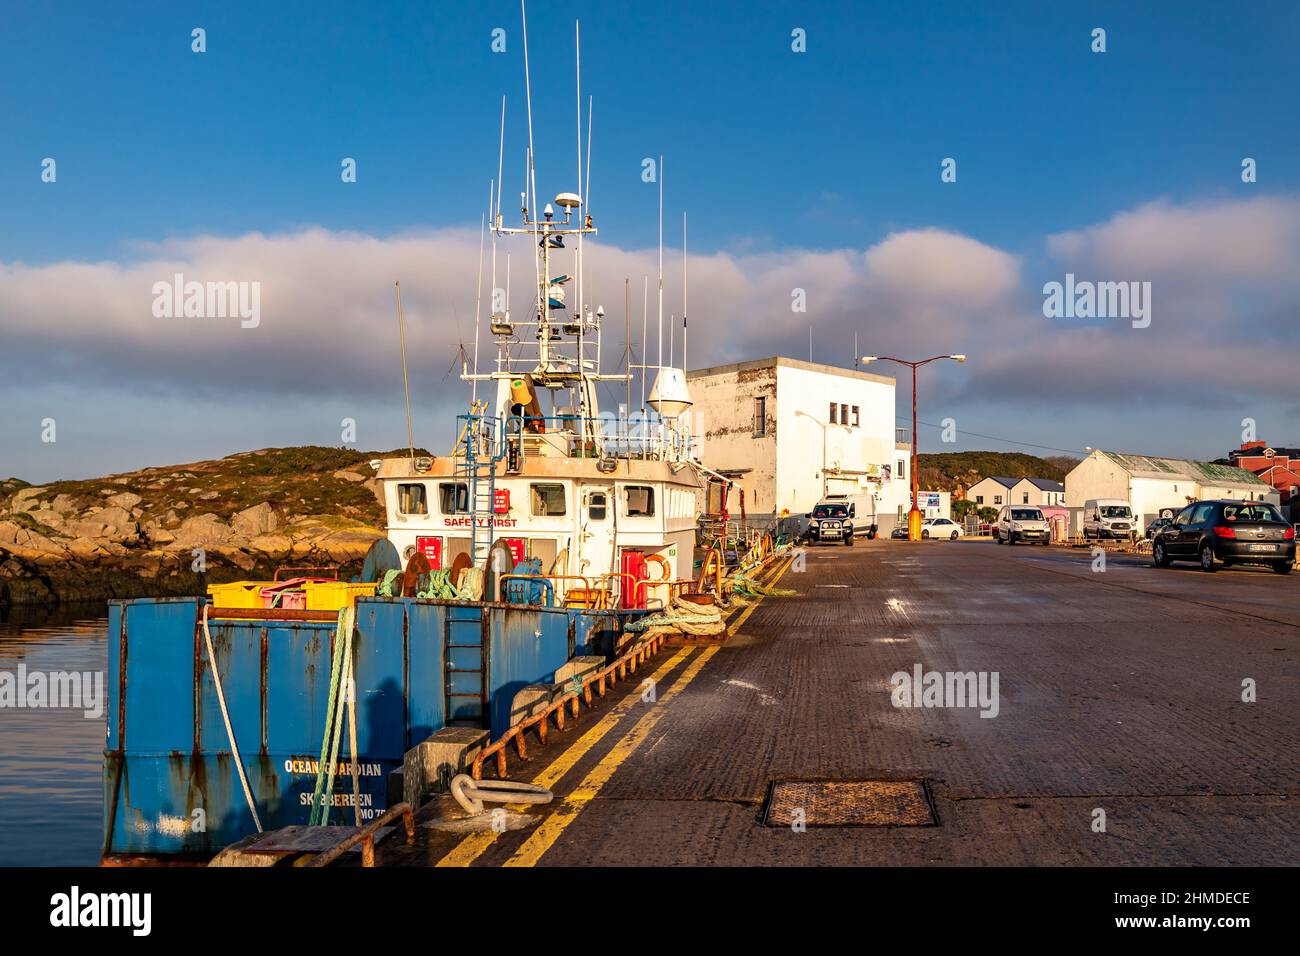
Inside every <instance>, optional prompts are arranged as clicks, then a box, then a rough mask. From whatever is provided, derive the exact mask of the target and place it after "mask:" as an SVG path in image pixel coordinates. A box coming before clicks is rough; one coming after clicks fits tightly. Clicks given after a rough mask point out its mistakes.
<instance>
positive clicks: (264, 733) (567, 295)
mask: <svg viewBox="0 0 1300 956" xmlns="http://www.w3.org/2000/svg"><path fill="white" fill-rule="evenodd" d="M526 57H527V52H526V45H525V60H526ZM529 97H530V100H531V90H530V92H529ZM588 115H590V113H589V114H588ZM531 128H532V123H531V118H530V122H529V129H530V142H529V152H528V155H529V164H528V170H529V172H528V175H527V177H526V178H527V180H528V182H527V185H526V186H525V189H524V191H523V194H522V202H521V217H520V221H519V223H518V224H517V225H514V226H507V225H505V223H504V220H503V216H502V214H501V210H500V204H501V203H500V190H499V189H497V188H496V183H497V182H499V179H498V180H495V181H494V183H493V188H492V190H491V192H492V197H493V198H492V201H491V202H490V206H491V207H492V208H491V218H492V230H493V234H494V242H495V240H496V239H498V238H500V239H523V240H527V241H530V242H531V243H532V244H533V249H534V250H535V252H534V258H535V269H536V295H535V297H534V301H533V302H532V304H531V305H530V306H529V308H528V309H527V317H526V318H519V319H516V318H515V317H514V316H512V314H511V312H510V309H509V305H508V302H505V303H503V307H501V308H496V309H493V310H492V312H491V314H490V319H489V328H490V334H491V335H492V337H493V339H494V340H495V342H496V345H497V357H496V360H495V363H494V364H492V366H491V367H490V369H488V370H486V371H482V370H480V369H479V367H478V363H477V355H478V345H477V342H476V343H475V348H474V353H475V361H474V364H473V366H471V365H470V364H469V360H468V358H467V359H466V361H465V362H463V364H462V378H463V379H464V380H465V381H466V383H467V384H468V385H469V389H470V396H469V398H470V402H469V409H468V411H467V412H466V413H465V414H463V415H460V416H459V417H458V419H457V422H456V426H455V435H456V437H455V441H454V444H453V448H452V451H451V453H450V454H448V455H446V456H433V457H429V456H420V455H416V454H415V452H414V440H413V439H412V441H411V445H412V449H411V451H410V453H409V454H408V455H406V456H404V457H395V458H391V459H387V460H379V461H376V462H375V463H374V467H375V469H376V471H377V474H378V478H379V481H380V485H381V487H382V491H383V499H384V502H385V508H386V520H387V529H386V531H387V537H386V538H385V539H382V540H380V541H378V542H376V545H375V547H373V548H372V549H371V552H370V554H369V555H368V556H367V559H366V562H365V565H364V567H363V568H362V571H361V574H360V575H359V576H358V577H357V578H356V579H355V580H352V581H340V580H329V579H328V575H325V576H320V575H316V574H312V573H308V574H304V575H301V576H296V577H290V578H289V579H288V580H285V581H276V582H239V583H236V584H232V585H220V586H215V587H214V588H212V589H211V590H210V593H209V594H208V595H207V596H204V597H188V598H159V599H152V598H150V599H138V600H124V601H113V602H111V603H110V608H109V634H110V640H109V661H108V685H109V707H108V713H109V717H108V740H107V744H106V747H105V751H104V843H103V856H104V859H105V861H106V862H116V861H122V860H131V859H135V858H139V857H147V858H154V857H173V858H174V857H177V856H184V857H195V858H199V859H206V858H209V857H211V856H213V855H214V854H216V853H217V852H218V851H220V850H221V849H222V848H223V847H227V846H229V845H231V844H235V843H238V842H240V841H247V840H250V839H254V840H255V839H259V834H261V833H264V832H266V831H272V830H274V831H284V828H286V827H288V828H298V827H301V826H303V825H318V824H346V825H350V826H353V827H363V826H365V825H367V824H370V823H373V822H375V821H382V820H383V819H387V817H386V816H385V814H386V813H388V812H389V808H391V807H394V806H405V805H406V803H408V802H410V801H411V800H412V799H415V798H418V797H419V796H420V794H421V792H422V791H421V787H422V786H423V785H425V784H427V783H434V784H437V783H439V782H441V783H442V784H445V783H446V781H445V779H441V778H440V780H435V781H431V780H426V779H422V780H419V781H415V782H413V780H412V769H411V766H412V765H411V754H412V753H419V752H421V751H420V748H421V746H422V745H424V744H427V743H428V742H430V741H432V740H435V739H437V738H438V735H439V734H443V735H444V738H443V739H446V737H445V735H447V734H448V733H452V734H453V737H454V736H455V734H457V733H459V734H461V735H462V736H460V737H455V739H456V740H464V741H467V743H465V745H464V748H462V753H466V752H468V750H469V748H472V747H475V746H478V747H480V748H481V746H482V745H483V744H484V743H485V742H487V741H493V740H499V739H503V738H502V735H503V734H506V733H507V732H508V731H509V730H510V728H511V727H512V726H513V725H514V724H515V723H516V722H517V721H518V719H519V712H518V704H517V699H518V698H519V695H520V694H521V693H522V692H525V691H530V692H533V693H534V696H533V697H532V698H530V699H532V700H535V699H536V692H537V689H539V688H540V689H541V690H540V692H541V693H542V694H543V696H545V695H546V694H548V693H550V691H548V690H547V688H552V687H559V686H561V685H560V684H558V683H557V682H558V681H562V680H564V679H565V675H568V674H571V673H572V672H573V669H572V665H573V662H574V661H577V660H581V661H587V662H592V661H594V662H596V663H598V664H599V663H604V662H610V663H611V664H613V663H616V662H619V661H622V660H624V659H626V658H627V657H628V656H629V655H631V656H632V657H633V658H635V659H640V657H644V651H643V650H642V649H641V648H642V647H643V645H644V644H645V643H646V638H645V635H644V634H638V633H637V631H636V622H637V621H638V620H639V619H641V618H643V617H645V616H646V615H647V614H648V613H652V612H654V611H655V609H671V608H672V607H673V606H674V604H675V603H677V602H680V601H681V600H682V599H683V598H682V595H683V593H686V594H688V595H689V596H690V597H691V598H692V599H693V600H695V601H698V602H701V603H705V604H707V603H709V601H710V600H711V599H712V597H714V596H715V595H716V591H717V590H718V589H717V588H716V587H715V588H713V590H714V592H715V594H712V595H711V594H708V593H701V592H707V591H708V590H709V588H708V586H706V585H701V584H700V583H699V582H697V581H694V580H692V557H693V553H694V551H695V544H696V540H695V536H696V526H697V520H696V519H697V514H698V511H699V504H698V502H699V499H700V495H701V493H702V489H703V487H704V484H705V481H706V480H707V479H709V477H710V476H709V472H708V470H707V469H706V468H704V466H703V465H702V464H701V463H700V462H699V461H698V460H696V458H695V457H694V456H693V442H692V438H691V434H690V429H689V415H688V414H687V413H688V411H689V409H690V407H691V400H690V395H689V392H688V390H687V388H686V376H685V374H684V372H683V371H682V369H680V368H677V367H672V366H671V365H664V364H663V363H662V361H661V362H660V363H659V364H657V365H655V366H650V365H649V364H648V363H646V362H645V361H644V360H642V361H641V362H639V363H634V362H633V361H632V348H631V347H630V343H629V348H628V349H627V351H626V359H625V361H624V362H623V367H622V369H621V370H619V371H617V372H612V373H611V372H606V371H603V370H602V367H601V345H602V341H601V340H602V322H603V319H604V310H603V309H602V308H600V307H596V308H594V309H593V308H592V307H591V306H590V305H589V304H588V301H587V299H588V291H589V290H588V289H587V288H586V286H585V285H584V279H585V277H584V275H583V271H582V269H583V262H582V243H583V241H584V239H591V238H594V236H595V235H596V227H595V225H594V222H593V219H592V216H591V214H590V212H589V210H588V209H587V208H586V204H587V202H586V196H587V189H586V184H585V183H584V182H583V175H582V169H583V167H582V163H581V159H580V161H579V176H578V181H579V183H581V184H583V188H582V191H581V192H560V193H558V194H557V195H555V196H554V198H553V200H551V201H550V202H547V203H544V204H542V208H541V209H540V210H539V209H538V205H539V204H538V201H537V198H536V197H537V191H536V187H535V185H534V184H533V179H534V175H535V174H534V173H533V163H532V157H533V148H532V142H531ZM502 141H503V143H504V109H503V127H502ZM588 142H589V139H588ZM581 156H582V136H581V117H580V118H579V157H581ZM589 165H590V164H589V160H588V168H589ZM498 175H499V174H498ZM556 207H558V209H559V210H560V212H558V213H557V212H556ZM661 208H662V207H661ZM661 222H662V215H661ZM661 232H662V229H661ZM566 253H567V254H569V255H570V256H571V257H572V259H573V271H572V275H571V274H569V273H557V271H556V260H557V258H558V257H559V256H561V255H564V254H566ZM494 260H495V256H494ZM661 260H662V252H661ZM481 271H482V270H481V266H480V272H481ZM661 273H662V265H661ZM493 285H494V287H495V281H494V283H493ZM570 290H572V292H571V291H570ZM494 299H495V296H494ZM660 300H661V302H662V279H661V280H660ZM660 311H661V313H662V305H661V307H660ZM399 317H400V291H399ZM628 327H629V328H630V321H629V323H628ZM629 338H630V336H629ZM642 351H644V349H643V350H642ZM683 351H684V343H683ZM671 352H672V350H671V349H670V360H671ZM683 364H684V363H683ZM652 370H653V375H654V379H653V383H652V385H651V387H650V389H649V391H648V393H647V392H645V383H646V381H647V380H648V378H649V375H650V373H651V371H652ZM637 372H639V373H640V376H641V393H642V394H643V395H644V396H645V399H644V407H643V409H637V410H636V412H635V413H633V412H632V411H631V409H632V401H631V398H632V382H633V378H634V376H635V374H636V373H637ZM613 383H618V384H619V385H621V386H622V388H623V393H624V395H625V396H626V399H627V400H626V403H625V404H624V405H623V407H622V408H620V409H618V410H617V411H616V412H611V411H610V410H608V409H604V408H602V407H601V405H600V403H599V398H598V391H599V388H600V387H601V386H602V385H604V386H605V387H606V388H609V387H611V386H612V384H613ZM480 389H482V390H483V391H484V393H485V396H486V397H484V398H482V399H480V398H479V392H480ZM409 409H410V406H409V398H408V403H407V412H408V427H409V421H410V417H409V416H410V410H409ZM714 580H715V581H717V580H720V579H717V578H715V579H714ZM716 596H720V595H716ZM655 646H657V645H655ZM619 666H620V667H621V664H619ZM611 679H613V678H612V676H611ZM602 686H603V685H602ZM557 693H558V691H557ZM421 772H423V771H421ZM413 792H414V794H415V798H413V797H412V796H411V795H412V793H413ZM416 802H418V799H417V800H416ZM331 811H332V812H331ZM318 832H319V831H318V830H317V829H316V828H315V827H314V826H313V827H312V828H311V833H318Z"/></svg>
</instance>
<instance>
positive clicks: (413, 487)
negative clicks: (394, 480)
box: [397, 482, 429, 515]
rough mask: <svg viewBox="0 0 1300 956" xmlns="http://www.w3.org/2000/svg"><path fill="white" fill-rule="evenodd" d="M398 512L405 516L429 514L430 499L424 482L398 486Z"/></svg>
mask: <svg viewBox="0 0 1300 956" xmlns="http://www.w3.org/2000/svg"><path fill="white" fill-rule="evenodd" d="M397 510H398V511H399V512H401V513H402V514H404V515H427V514H428V513H429V498H428V493H427V492H426V491H425V489H424V484H423V482H421V483H419V484H410V485H398V486H397Z"/></svg>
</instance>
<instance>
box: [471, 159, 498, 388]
mask: <svg viewBox="0 0 1300 956" xmlns="http://www.w3.org/2000/svg"><path fill="white" fill-rule="evenodd" d="M495 188H496V181H495V180H493V181H492V182H491V184H490V185H489V186H488V211H489V212H491V211H492V198H493V194H494V190H495ZM486 223H487V220H486V217H480V218H479V224H478V282H477V283H475V287H474V381H473V384H471V385H470V402H471V403H472V404H473V405H477V404H478V330H479V325H480V324H481V323H482V309H483V228H484V226H485V225H486Z"/></svg>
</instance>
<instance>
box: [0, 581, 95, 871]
mask: <svg viewBox="0 0 1300 956" xmlns="http://www.w3.org/2000/svg"><path fill="white" fill-rule="evenodd" d="M19 664H23V665H25V666H26V669H27V671H28V673H31V672H34V671H41V672H50V671H77V672H87V671H91V672H99V673H103V672H104V669H105V667H106V664H107V610H106V608H105V606H104V604H103V603H96V604H88V605H63V606H60V607H57V608H45V607H15V608H10V609H7V610H0V670H3V671H9V672H11V673H13V672H14V671H16V669H17V667H18V665H19ZM105 732H106V729H105V719H104V718H103V717H102V716H101V717H99V718H98V719H87V718H86V717H85V716H83V714H82V712H81V710H75V709H69V710H58V709H50V708H44V709H37V710H33V709H29V708H15V707H0V866H5V865H8V866H59V865H65V866H77V865H86V866H93V865H94V864H96V863H97V862H98V861H99V844H100V828H101V805H102V795H101V789H100V763H101V760H102V757H103V750H104V739H105V736H104V735H105Z"/></svg>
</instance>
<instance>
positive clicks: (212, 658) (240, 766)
mask: <svg viewBox="0 0 1300 956" xmlns="http://www.w3.org/2000/svg"><path fill="white" fill-rule="evenodd" d="M211 608H212V605H211V604H204V605H203V641H204V643H206V644H207V646H208V666H209V667H210V668H211V669H212V683H213V685H214V686H215V687H216V688H217V703H219V704H220V705H221V719H222V720H223V721H225V724H226V739H228V740H229V741H230V753H231V755H232V756H233V757H234V758H235V769H236V770H238V771H239V782H240V784H241V785H242V786H243V788H244V799H245V800H247V801H248V810H249V812H250V813H252V814H253V825H254V826H256V827H257V832H258V833H261V832H262V820H261V818H260V817H258V815H257V804H256V803H254V802H253V791H252V789H251V788H250V787H249V786H248V776H247V774H245V773H244V761H243V760H242V759H241V758H240V756H239V744H237V743H235V729H234V728H233V727H232V726H231V725H230V711H229V710H228V709H227V708H226V693H225V691H224V690H222V688H221V674H220V673H218V672H217V655H216V654H215V653H214V652H213V650H212V632H211V631H209V630H208V611H209V610H210V609H211Z"/></svg>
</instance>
